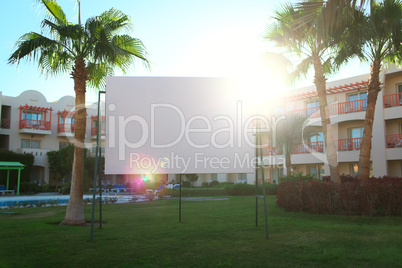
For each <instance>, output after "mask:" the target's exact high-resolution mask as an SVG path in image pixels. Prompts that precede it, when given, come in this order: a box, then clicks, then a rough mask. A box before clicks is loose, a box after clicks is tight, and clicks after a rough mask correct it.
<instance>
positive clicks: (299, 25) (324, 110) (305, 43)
mask: <svg viewBox="0 0 402 268" xmlns="http://www.w3.org/2000/svg"><path fill="white" fill-rule="evenodd" d="M312 14H313V15H314V16H315V19H311V20H305V19H304V17H305V16H306V13H305V11H304V10H303V9H299V10H297V9H295V7H294V6H293V5H292V4H286V5H283V6H282V9H281V10H279V11H276V12H275V16H274V17H273V19H274V22H273V23H272V24H270V25H269V26H268V30H267V33H266V35H265V38H267V39H268V40H270V41H273V42H275V43H276V45H277V46H278V47H280V48H282V49H284V50H285V52H286V53H288V54H291V55H293V56H298V57H299V58H300V59H301V62H300V63H299V64H298V65H297V66H295V67H294V71H293V72H292V73H291V74H290V79H297V78H298V77H300V76H302V75H306V74H307V72H308V71H309V69H310V67H313V69H314V84H315V87H316V90H317V93H318V98H319V102H320V115H321V122H322V127H323V136H324V140H325V148H326V156H327V161H328V165H329V168H330V175H331V179H332V180H334V181H335V182H340V177H339V168H338V157H337V153H336V150H335V144H334V139H333V133H332V128H331V122H330V118H329V112H328V105H327V96H326V78H325V75H326V74H328V73H330V72H331V71H333V70H334V69H333V67H332V65H331V57H332V56H333V54H332V53H331V52H332V49H331V47H330V46H329V40H328V39H326V38H323V37H322V36H321V35H319V34H318V31H317V27H318V21H319V20H318V18H319V16H318V14H319V13H317V12H315V13H312ZM310 17H311V16H310ZM289 62H290V61H289Z"/></svg>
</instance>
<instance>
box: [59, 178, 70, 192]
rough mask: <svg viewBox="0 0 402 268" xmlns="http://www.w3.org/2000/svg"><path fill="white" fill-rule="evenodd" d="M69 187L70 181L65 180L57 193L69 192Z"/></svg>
mask: <svg viewBox="0 0 402 268" xmlns="http://www.w3.org/2000/svg"><path fill="white" fill-rule="evenodd" d="M70 187H71V181H66V182H65V183H63V184H62V186H61V188H59V193H61V194H69V193H70Z"/></svg>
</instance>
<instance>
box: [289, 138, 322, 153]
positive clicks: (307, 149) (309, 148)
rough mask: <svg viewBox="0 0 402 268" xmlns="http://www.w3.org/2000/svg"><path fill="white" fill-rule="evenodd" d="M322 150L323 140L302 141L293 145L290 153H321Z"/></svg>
mask: <svg viewBox="0 0 402 268" xmlns="http://www.w3.org/2000/svg"><path fill="white" fill-rule="evenodd" d="M322 152H324V142H322V141H315V142H304V143H299V144H296V145H295V146H293V148H292V154H308V153H322Z"/></svg>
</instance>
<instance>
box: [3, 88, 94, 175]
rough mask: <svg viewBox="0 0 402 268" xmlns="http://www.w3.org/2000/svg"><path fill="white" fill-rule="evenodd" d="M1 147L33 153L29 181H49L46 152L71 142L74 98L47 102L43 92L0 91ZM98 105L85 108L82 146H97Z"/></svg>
mask: <svg viewBox="0 0 402 268" xmlns="http://www.w3.org/2000/svg"><path fill="white" fill-rule="evenodd" d="M0 96H1V98H0V104H1V111H0V113H1V114H0V115H1V127H0V150H7V151H13V152H16V153H23V154H26V153H29V154H33V155H34V166H33V169H32V171H31V175H30V180H31V181H37V182H45V183H49V182H50V177H51V176H50V171H49V163H48V159H47V154H46V153H47V152H49V151H52V150H53V151H54V150H59V149H61V148H64V147H66V146H67V145H68V144H69V143H73V139H74V107H75V99H74V97H71V96H65V97H62V98H61V99H59V100H58V101H55V102H48V101H47V100H46V98H45V96H43V94H42V93H40V92H38V91H35V90H27V91H24V92H23V93H21V94H20V95H19V96H17V97H9V96H3V95H1V92H0ZM96 121H97V104H96V103H95V104H92V105H88V107H87V129H86V133H87V134H86V139H85V147H86V148H87V149H89V150H90V152H91V153H92V152H93V151H94V149H95V148H96V130H97V128H96Z"/></svg>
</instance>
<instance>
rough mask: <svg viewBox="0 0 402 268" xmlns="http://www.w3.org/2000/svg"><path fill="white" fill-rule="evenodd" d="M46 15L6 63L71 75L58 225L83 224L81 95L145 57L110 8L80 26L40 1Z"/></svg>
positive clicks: (50, 2) (47, 0)
mask: <svg viewBox="0 0 402 268" xmlns="http://www.w3.org/2000/svg"><path fill="white" fill-rule="evenodd" d="M39 2H40V3H41V4H42V5H43V6H44V8H45V10H46V11H47V12H46V13H47V16H46V18H45V19H44V20H43V22H42V25H41V28H42V33H44V34H40V33H36V32H29V33H27V34H24V35H23V36H21V37H20V39H19V40H18V42H17V48H16V50H15V51H14V52H13V53H12V55H11V56H10V58H9V59H8V62H9V63H10V64H18V63H19V62H20V60H21V59H27V60H28V61H36V62H37V63H38V65H39V68H40V69H41V70H42V71H43V72H44V73H45V74H46V75H59V74H61V73H70V74H71V78H72V79H73V80H74V90H75V104H76V113H75V149H74V163H73V171H72V181H71V192H70V200H69V202H68V206H67V211H66V215H65V218H64V220H63V222H62V224H66V225H83V224H85V220H84V207H83V170H84V161H83V157H84V138H85V129H86V109H85V92H86V86H87V83H88V85H89V86H92V87H94V88H103V87H104V86H105V81H106V76H110V75H113V69H114V68H115V67H117V68H120V69H121V70H122V71H123V72H124V73H125V72H126V70H127V69H128V68H129V67H130V66H131V64H133V63H134V61H135V60H139V61H141V62H143V63H144V64H145V65H146V66H148V60H147V53H146V50H145V47H144V45H143V44H142V42H141V41H140V40H139V39H136V38H133V37H131V36H129V35H128V34H125V33H124V32H125V31H127V30H130V29H131V26H132V25H131V22H130V20H129V18H128V17H127V16H126V15H125V14H123V13H122V12H121V11H119V10H115V9H113V8H112V9H110V10H108V11H105V12H104V13H102V14H101V15H99V16H96V17H92V18H89V19H88V20H87V21H86V23H85V24H81V20H80V18H79V21H78V24H75V23H72V22H69V21H68V20H67V18H66V15H65V13H64V11H63V10H62V8H61V7H60V5H59V4H58V3H57V1H56V0H40V1H39Z"/></svg>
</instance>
